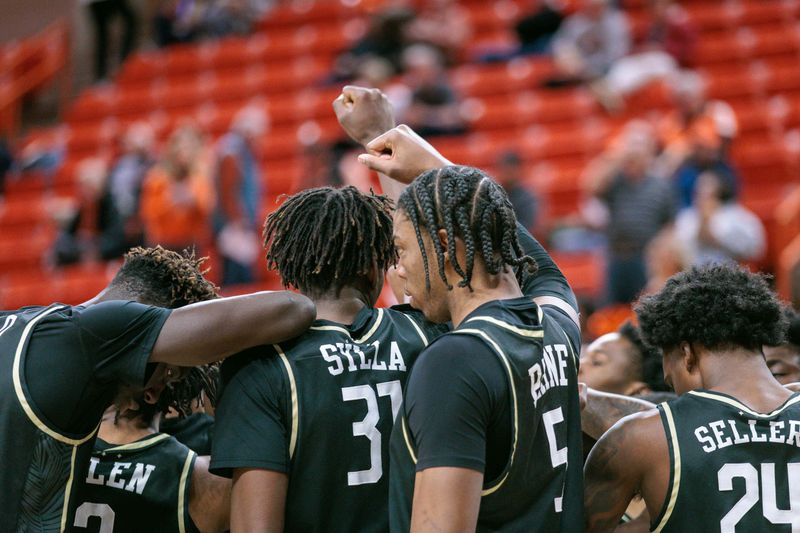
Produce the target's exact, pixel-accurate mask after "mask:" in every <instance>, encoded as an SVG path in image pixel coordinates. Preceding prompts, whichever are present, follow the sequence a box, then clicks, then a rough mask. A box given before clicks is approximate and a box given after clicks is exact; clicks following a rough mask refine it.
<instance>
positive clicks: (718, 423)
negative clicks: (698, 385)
mask: <svg viewBox="0 0 800 533" xmlns="http://www.w3.org/2000/svg"><path fill="white" fill-rule="evenodd" d="M658 409H659V411H660V414H661V421H662V423H663V425H664V431H665V432H666V436H667V442H668V443H669V451H670V469H671V473H670V487H669V491H668V493H667V497H666V499H665V501H664V506H663V508H662V510H661V513H660V514H659V516H658V517H656V519H655V520H653V521H652V524H654V527H653V529H652V530H653V531H658V532H665V533H669V532H676V533H677V532H687V531H702V532H703V533H713V532H720V533H734V532H739V533H745V532H756V531H757V532H759V533H762V532H763V533H766V532H785V533H790V532H797V531H800V393H796V394H794V395H792V397H791V398H790V399H789V400H788V401H786V403H784V404H783V405H782V406H781V407H779V408H778V409H776V410H775V411H773V412H771V413H767V414H761V413H756V412H755V411H753V410H752V409H750V408H748V407H747V406H746V405H744V404H743V403H741V402H740V401H738V400H737V399H736V398H733V397H731V396H728V395H726V394H722V393H719V392H712V391H707V390H698V391H691V392H689V393H687V394H684V395H683V396H681V397H680V398H678V399H677V400H673V401H670V402H666V403H663V404H661V405H659V406H658Z"/></svg>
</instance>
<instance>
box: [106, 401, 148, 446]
mask: <svg viewBox="0 0 800 533" xmlns="http://www.w3.org/2000/svg"><path fill="white" fill-rule="evenodd" d="M160 420H161V415H159V414H156V415H155V416H154V417H153V420H152V421H151V422H150V424H146V423H145V422H144V421H143V420H142V418H141V417H136V418H127V417H124V416H118V415H117V407H116V406H113V405H112V406H111V407H109V408H108V409H106V412H105V413H103V418H102V421H101V422H100V430H99V431H98V432H97V436H98V438H100V439H102V440H103V441H105V442H107V443H109V444H130V443H131V442H135V441H137V440H139V439H142V438H144V437H147V436H148V435H153V434H154V433H158V426H159V422H160Z"/></svg>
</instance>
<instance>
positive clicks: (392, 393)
mask: <svg viewBox="0 0 800 533" xmlns="http://www.w3.org/2000/svg"><path fill="white" fill-rule="evenodd" d="M375 388H376V389H377V390H378V396H380V397H384V396H388V397H389V399H390V401H391V403H392V424H394V420H395V418H397V412H398V411H400V405H401V404H402V403H403V387H402V386H401V385H400V381H399V380H394V381H386V382H383V383H377V384H375ZM342 399H343V400H344V401H346V402H352V401H355V400H364V401H365V402H367V416H365V417H364V420H362V421H361V422H353V436H354V437H367V438H368V439H369V457H370V465H369V469H368V470H357V471H355V472H348V473H347V484H348V485H349V486H353V485H364V484H365V483H377V482H378V480H380V479H381V476H383V464H382V458H381V455H382V454H381V443H382V438H381V432H380V431H379V430H378V422H379V421H380V411H378V398H377V397H376V396H375V391H374V390H373V389H372V386H371V385H357V386H355V387H344V388H343V389H342Z"/></svg>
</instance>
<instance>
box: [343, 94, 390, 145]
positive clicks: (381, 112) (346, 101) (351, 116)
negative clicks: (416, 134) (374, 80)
mask: <svg viewBox="0 0 800 533" xmlns="http://www.w3.org/2000/svg"><path fill="white" fill-rule="evenodd" d="M333 111H334V112H335V113H336V118H337V120H338V121H339V124H341V126H342V128H343V129H344V131H346V132H347V134H348V135H349V136H350V137H351V138H352V139H353V140H354V141H355V142H357V143H358V144H360V145H361V146H366V144H367V143H368V142H369V141H371V140H372V139H374V138H375V137H377V136H378V135H381V134H382V133H384V132H387V131H389V130H390V129H392V128H394V111H393V110H392V104H390V103H389V99H388V98H386V95H385V94H383V93H382V92H381V91H380V90H379V89H367V88H364V87H356V86H355V85H347V86H345V87H344V89H342V94H340V95H339V96H338V97H337V98H336V100H334V101H333Z"/></svg>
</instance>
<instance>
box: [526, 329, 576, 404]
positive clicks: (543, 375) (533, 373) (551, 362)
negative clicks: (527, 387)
mask: <svg viewBox="0 0 800 533" xmlns="http://www.w3.org/2000/svg"><path fill="white" fill-rule="evenodd" d="M568 362H569V350H567V346H566V345H565V344H552V345H551V344H546V345H545V346H544V350H543V352H542V360H541V361H540V362H538V363H536V364H534V365H533V366H532V367H530V369H528V375H530V377H531V396H533V405H536V403H537V402H538V401H539V399H540V398H541V397H542V396H544V395H545V393H546V392H547V391H549V390H550V389H552V388H553V387H566V386H568V385H569V381H568V379H567V374H566V370H567V364H568Z"/></svg>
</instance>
